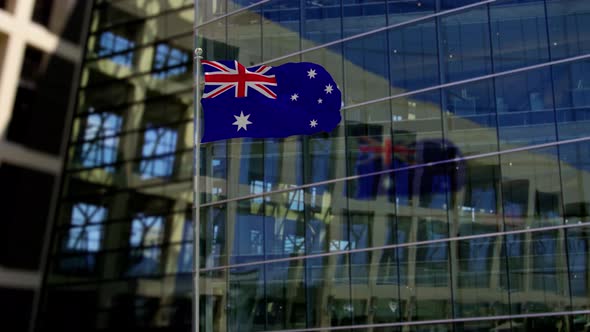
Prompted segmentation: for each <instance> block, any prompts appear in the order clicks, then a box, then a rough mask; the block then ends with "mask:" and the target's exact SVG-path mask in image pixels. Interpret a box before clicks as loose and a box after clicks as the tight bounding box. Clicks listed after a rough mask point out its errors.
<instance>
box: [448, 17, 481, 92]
mask: <svg viewBox="0 0 590 332" xmlns="http://www.w3.org/2000/svg"><path fill="white" fill-rule="evenodd" d="M440 34H441V36H440V38H441V40H440V43H441V44H442V45H441V58H442V65H443V73H444V76H443V79H444V81H445V82H452V81H458V80H462V79H466V78H470V77H477V76H483V75H486V74H489V73H491V71H492V61H491V57H490V39H489V37H490V31H489V25H488V10H487V7H486V6H481V7H478V8H477V9H473V10H470V11H467V12H462V13H460V14H454V15H449V16H443V17H442V18H441V19H440Z"/></svg>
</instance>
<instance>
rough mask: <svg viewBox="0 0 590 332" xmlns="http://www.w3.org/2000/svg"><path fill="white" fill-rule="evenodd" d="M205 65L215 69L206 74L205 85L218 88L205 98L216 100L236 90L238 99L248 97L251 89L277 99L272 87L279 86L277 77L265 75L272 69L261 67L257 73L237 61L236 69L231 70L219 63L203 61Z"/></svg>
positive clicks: (235, 63) (235, 62)
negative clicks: (231, 90)
mask: <svg viewBox="0 0 590 332" xmlns="http://www.w3.org/2000/svg"><path fill="white" fill-rule="evenodd" d="M202 63H203V65H207V66H210V67H212V68H213V70H211V68H208V69H207V72H205V85H214V86H216V88H214V89H213V90H211V91H209V92H207V93H205V94H204V95H203V98H215V97H217V96H219V95H221V94H222V93H224V92H226V91H229V90H230V89H232V88H234V90H235V97H236V98H244V97H248V90H249V88H252V89H254V90H255V91H257V92H259V93H261V94H263V95H264V96H265V97H267V98H272V99H276V98H277V95H276V93H275V92H274V91H272V90H271V88H270V86H276V85H277V79H276V78H275V75H265V73H266V72H267V71H269V70H270V69H271V68H272V67H269V66H260V67H259V68H258V69H257V70H256V71H255V72H251V71H249V70H248V69H247V68H246V67H244V66H243V65H242V64H240V63H239V62H237V61H234V66H235V68H230V67H228V66H226V65H224V64H222V63H220V62H217V61H207V60H203V61H202Z"/></svg>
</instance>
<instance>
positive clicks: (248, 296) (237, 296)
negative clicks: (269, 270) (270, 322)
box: [226, 265, 267, 331]
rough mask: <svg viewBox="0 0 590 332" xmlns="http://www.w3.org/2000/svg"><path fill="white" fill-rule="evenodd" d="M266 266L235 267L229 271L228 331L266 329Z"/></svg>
mask: <svg viewBox="0 0 590 332" xmlns="http://www.w3.org/2000/svg"><path fill="white" fill-rule="evenodd" d="M264 275H265V266H264V265H253V266H247V267H241V268H233V269H231V270H229V273H228V277H229V280H228V286H227V288H228V289H227V294H228V295H227V297H228V299H227V307H226V311H227V320H228V321H227V326H228V331H241V330H242V329H244V330H246V331H264V330H265V319H266V315H265V313H266V309H267V308H266V303H265V297H264V296H265V295H264V293H265V284H264V280H265V276H264Z"/></svg>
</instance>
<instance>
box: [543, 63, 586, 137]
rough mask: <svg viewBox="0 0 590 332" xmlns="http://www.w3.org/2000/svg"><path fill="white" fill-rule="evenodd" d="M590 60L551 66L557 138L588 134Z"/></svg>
mask: <svg viewBox="0 0 590 332" xmlns="http://www.w3.org/2000/svg"><path fill="white" fill-rule="evenodd" d="M589 71H590V61H588V60H583V61H576V62H571V63H566V64H560V65H555V66H553V67H552V75H553V84H554V88H553V89H554V96H555V97H554V98H555V109H556V117H557V123H558V124H557V130H558V133H559V139H560V140H564V139H571V138H577V137H584V136H586V135H587V133H588V130H589V127H588V124H589V121H590V80H589V79H588V73H589Z"/></svg>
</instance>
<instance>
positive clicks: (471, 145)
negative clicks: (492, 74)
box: [443, 80, 498, 156]
mask: <svg viewBox="0 0 590 332" xmlns="http://www.w3.org/2000/svg"><path fill="white" fill-rule="evenodd" d="M493 96H494V87H493V85H492V81H491V80H484V81H478V82H474V83H468V84H463V85H456V86H452V87H449V88H445V89H444V90H443V100H444V102H445V104H446V107H445V109H446V110H447V112H446V113H445V115H446V119H445V127H446V128H445V129H446V130H447V132H448V134H447V137H446V138H447V139H448V140H449V141H450V144H453V145H454V146H455V147H456V149H457V152H458V153H459V154H460V156H468V155H477V154H481V153H486V152H494V151H498V143H497V133H496V129H495V127H496V108H495V105H494V97H493Z"/></svg>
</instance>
